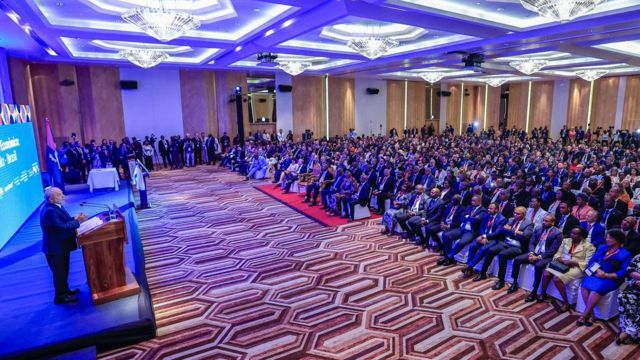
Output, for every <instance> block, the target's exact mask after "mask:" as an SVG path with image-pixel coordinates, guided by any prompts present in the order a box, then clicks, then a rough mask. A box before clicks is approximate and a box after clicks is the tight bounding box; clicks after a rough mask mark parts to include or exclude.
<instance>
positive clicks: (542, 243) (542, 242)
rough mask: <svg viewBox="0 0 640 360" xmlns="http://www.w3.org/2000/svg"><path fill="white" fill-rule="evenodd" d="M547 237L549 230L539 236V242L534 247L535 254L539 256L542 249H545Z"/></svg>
mask: <svg viewBox="0 0 640 360" xmlns="http://www.w3.org/2000/svg"><path fill="white" fill-rule="evenodd" d="M547 236H549V229H547V230H545V231H544V232H543V233H542V236H540V242H539V243H538V246H536V254H540V253H541V252H542V249H544V248H545V244H546V242H547Z"/></svg>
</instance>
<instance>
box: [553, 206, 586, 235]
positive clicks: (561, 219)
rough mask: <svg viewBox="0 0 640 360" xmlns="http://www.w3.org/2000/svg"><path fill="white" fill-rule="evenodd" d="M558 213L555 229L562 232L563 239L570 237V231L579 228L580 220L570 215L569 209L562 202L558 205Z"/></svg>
mask: <svg viewBox="0 0 640 360" xmlns="http://www.w3.org/2000/svg"><path fill="white" fill-rule="evenodd" d="M558 212H559V213H560V216H558V217H557V218H556V227H557V228H558V229H560V231H562V235H563V236H564V237H565V238H568V237H571V230H572V229H573V228H575V227H578V226H580V220H578V218H577V217H575V216H573V215H571V208H570V207H569V204H567V203H566V202H564V201H563V202H561V203H560V205H558Z"/></svg>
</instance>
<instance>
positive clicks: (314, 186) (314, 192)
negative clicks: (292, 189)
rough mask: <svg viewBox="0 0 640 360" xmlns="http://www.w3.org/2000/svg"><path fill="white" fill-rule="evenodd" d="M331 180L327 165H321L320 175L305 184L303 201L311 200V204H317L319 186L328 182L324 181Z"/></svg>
mask: <svg viewBox="0 0 640 360" xmlns="http://www.w3.org/2000/svg"><path fill="white" fill-rule="evenodd" d="M332 180H333V174H331V172H330V171H329V170H328V166H327V165H326V164H324V165H322V173H320V177H318V178H316V179H314V181H313V182H312V183H311V184H309V185H308V186H307V194H306V196H305V197H304V201H303V202H309V201H311V206H316V205H317V204H318V194H319V193H320V188H321V187H323V186H324V184H328V183H325V182H330V181H332Z"/></svg>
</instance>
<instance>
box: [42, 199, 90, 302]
mask: <svg viewBox="0 0 640 360" xmlns="http://www.w3.org/2000/svg"><path fill="white" fill-rule="evenodd" d="M44 194H45V200H46V203H45V205H44V207H43V208H42V211H41V212H40V227H41V228H42V251H43V252H44V254H45V255H46V257H47V263H48V264H49V268H50V269H51V272H52V273H53V285H54V287H55V289H56V295H55V298H54V303H56V304H69V303H74V302H77V301H78V298H77V297H76V295H77V294H78V292H79V291H80V290H78V289H73V290H71V289H69V284H68V282H67V279H68V277H69V255H70V253H71V251H73V250H76V249H77V248H78V246H77V244H76V229H78V228H79V227H80V223H81V222H83V221H85V220H87V216H86V215H84V214H82V213H80V214H78V215H76V216H71V215H69V213H68V212H67V210H65V208H64V207H62V202H63V201H64V194H63V193H62V190H60V189H59V188H57V187H50V188H48V189H46V190H45V193H44Z"/></svg>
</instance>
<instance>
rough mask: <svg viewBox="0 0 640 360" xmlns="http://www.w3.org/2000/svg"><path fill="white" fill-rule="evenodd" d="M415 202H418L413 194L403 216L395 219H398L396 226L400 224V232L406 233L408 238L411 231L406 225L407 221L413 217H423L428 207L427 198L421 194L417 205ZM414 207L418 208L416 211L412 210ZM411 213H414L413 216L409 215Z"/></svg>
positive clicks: (416, 195)
mask: <svg viewBox="0 0 640 360" xmlns="http://www.w3.org/2000/svg"><path fill="white" fill-rule="evenodd" d="M417 201H418V194H417V193H414V194H413V195H412V196H411V200H410V201H409V207H408V208H407V212H405V213H403V214H399V215H398V216H397V217H396V218H397V219H398V224H400V227H401V228H402V230H404V231H405V232H406V233H407V235H408V236H411V229H410V228H409V225H408V224H407V222H408V221H409V219H411V218H413V217H414V216H419V217H420V218H422V217H424V214H425V210H426V208H427V205H428V201H429V197H428V196H427V195H426V194H424V193H423V194H422V195H420V203H419V204H416V202H417ZM416 205H417V206H418V208H417V210H414V207H415V206H416ZM411 211H414V212H415V214H414V215H409V212H411Z"/></svg>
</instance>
